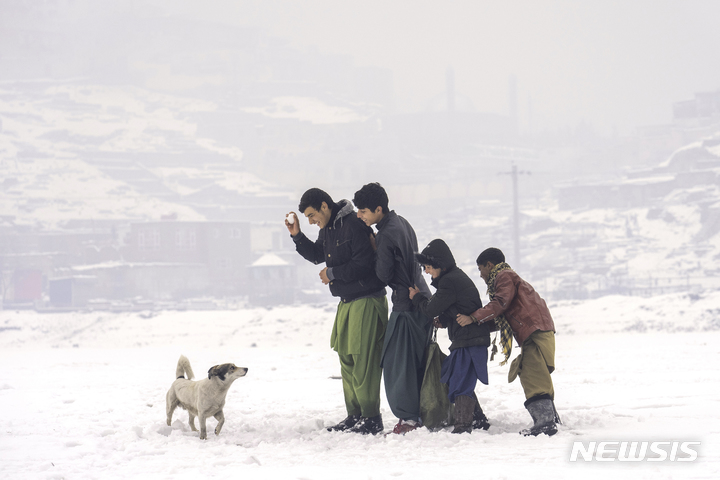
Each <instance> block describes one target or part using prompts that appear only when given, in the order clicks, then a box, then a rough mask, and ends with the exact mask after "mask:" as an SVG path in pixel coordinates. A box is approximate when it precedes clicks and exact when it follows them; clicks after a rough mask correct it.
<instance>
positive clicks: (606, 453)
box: [570, 442, 700, 462]
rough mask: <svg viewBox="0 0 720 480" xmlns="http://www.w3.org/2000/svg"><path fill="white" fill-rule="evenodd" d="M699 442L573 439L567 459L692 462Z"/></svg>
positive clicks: (574, 460)
mask: <svg viewBox="0 0 720 480" xmlns="http://www.w3.org/2000/svg"><path fill="white" fill-rule="evenodd" d="M699 445H700V442H573V446H572V452H570V461H571V462H577V461H578V460H580V461H585V462H593V461H595V462H614V461H618V462H643V461H645V462H664V461H670V462H694V461H695V460H696V459H697V457H698V448H699Z"/></svg>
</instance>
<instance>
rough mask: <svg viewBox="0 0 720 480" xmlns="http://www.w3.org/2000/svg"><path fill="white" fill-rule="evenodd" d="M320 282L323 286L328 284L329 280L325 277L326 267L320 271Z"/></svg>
mask: <svg viewBox="0 0 720 480" xmlns="http://www.w3.org/2000/svg"><path fill="white" fill-rule="evenodd" d="M320 280H321V281H322V282H323V283H324V284H325V285H327V284H328V283H330V279H329V278H328V276H327V267H325V268H323V269H322V270H320Z"/></svg>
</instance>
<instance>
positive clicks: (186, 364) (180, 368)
mask: <svg viewBox="0 0 720 480" xmlns="http://www.w3.org/2000/svg"><path fill="white" fill-rule="evenodd" d="M186 375H187V379H188V380H192V379H193V378H195V374H194V373H193V371H192V367H191V366H190V360H188V359H187V357H185V355H180V359H179V360H178V364H177V368H176V369H175V378H183V377H185V376H186Z"/></svg>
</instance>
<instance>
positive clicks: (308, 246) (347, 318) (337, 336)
mask: <svg viewBox="0 0 720 480" xmlns="http://www.w3.org/2000/svg"><path fill="white" fill-rule="evenodd" d="M298 209H299V210H300V211H301V212H302V213H303V214H304V215H305V217H307V219H308V221H309V222H310V224H311V225H317V226H318V227H320V232H319V234H318V239H317V240H316V241H315V242H312V241H311V240H309V239H308V238H307V237H306V236H305V235H304V234H303V233H302V232H301V231H300V225H299V224H298V219H297V215H296V214H295V213H294V212H290V213H289V214H288V216H287V218H286V220H285V225H286V226H287V228H288V231H289V232H290V235H291V236H292V239H293V241H294V242H295V249H296V250H297V252H298V253H299V254H300V255H302V256H303V258H305V259H306V260H308V261H310V262H312V263H314V264H316V265H317V264H320V263H325V265H326V267H325V268H324V269H323V270H321V271H320V280H321V281H322V282H323V283H324V284H325V285H329V287H330V293H332V295H333V296H335V297H339V298H340V303H339V305H338V309H337V314H336V316H335V323H334V325H333V331H332V335H331V339H330V346H331V347H332V348H333V349H334V350H335V351H336V352H337V353H338V357H339V358H340V371H341V374H342V380H343V394H344V396H345V406H346V409H347V418H345V419H344V420H342V421H341V422H340V423H338V424H336V425H334V426H332V427H330V428H328V430H332V431H346V430H347V431H351V432H355V433H361V434H373V435H375V434H377V433H380V432H382V431H383V422H382V416H381V415H380V381H381V378H382V370H381V368H380V356H381V354H382V346H383V339H384V335H385V327H386V325H387V321H388V305H387V298H386V296H385V284H384V283H382V282H381V281H380V280H379V279H378V278H377V276H376V275H375V251H374V249H373V246H372V243H371V238H373V233H372V229H371V228H370V227H368V226H367V225H365V224H364V223H363V222H362V221H361V220H360V219H358V218H357V216H356V214H355V210H354V209H353V206H352V204H351V203H350V202H349V201H348V200H340V201H339V202H337V203H335V202H334V201H333V200H332V198H331V197H330V195H328V194H327V193H326V192H324V191H323V190H320V189H318V188H311V189H310V190H308V191H306V192H305V193H304V194H303V196H302V198H301V199H300V205H299V206H298Z"/></svg>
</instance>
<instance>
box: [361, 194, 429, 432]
mask: <svg viewBox="0 0 720 480" xmlns="http://www.w3.org/2000/svg"><path fill="white" fill-rule="evenodd" d="M353 203H354V204H355V206H356V207H357V209H358V213H357V216H358V217H359V218H360V219H361V220H362V221H364V222H365V224H366V225H368V226H371V225H376V226H377V229H378V232H377V236H376V238H375V244H376V246H377V250H376V257H377V258H376V263H375V273H376V274H377V276H378V278H379V279H380V280H381V281H383V282H384V283H385V284H387V285H388V286H390V288H391V289H392V313H391V314H390V320H389V322H388V326H387V332H386V333H385V343H384V345H383V355H382V362H381V365H382V368H383V376H384V378H385V395H386V397H387V400H388V403H389V404H390V409H391V410H392V412H393V414H395V416H397V417H398V418H399V419H400V420H399V421H398V423H397V425H395V427H394V428H393V433H397V434H405V433H407V432H409V431H412V430H415V429H416V428H418V427H419V426H420V387H421V386H422V379H423V374H424V371H425V362H424V356H425V347H426V346H427V342H428V338H429V334H430V328H431V327H432V323H431V321H430V319H429V318H428V317H427V316H425V315H424V314H422V313H420V312H418V311H415V309H414V308H413V304H412V301H411V300H410V296H409V288H410V287H412V286H413V285H417V286H418V288H419V289H420V290H421V291H422V292H423V293H424V294H425V295H427V296H428V297H430V296H431V294H430V289H429V288H428V286H427V284H426V283H425V279H424V278H423V276H422V272H421V270H420V265H418V263H417V262H416V261H415V252H417V250H418V243H417V237H416V236H415V230H413V228H412V226H411V225H410V223H408V221H407V220H405V219H404V218H403V217H401V216H399V215H397V214H396V213H395V211H394V210H388V196H387V192H385V189H384V188H383V187H382V186H381V185H380V184H379V183H369V184H367V185H365V186H363V187H362V188H361V189H360V190H358V191H357V192H355V197H354V198H353Z"/></svg>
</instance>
